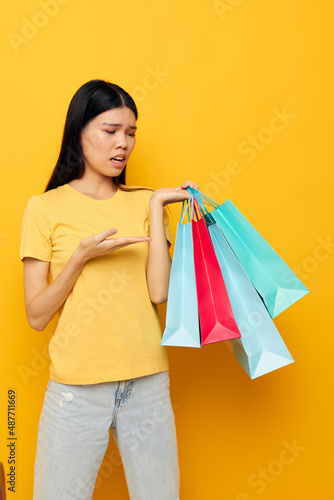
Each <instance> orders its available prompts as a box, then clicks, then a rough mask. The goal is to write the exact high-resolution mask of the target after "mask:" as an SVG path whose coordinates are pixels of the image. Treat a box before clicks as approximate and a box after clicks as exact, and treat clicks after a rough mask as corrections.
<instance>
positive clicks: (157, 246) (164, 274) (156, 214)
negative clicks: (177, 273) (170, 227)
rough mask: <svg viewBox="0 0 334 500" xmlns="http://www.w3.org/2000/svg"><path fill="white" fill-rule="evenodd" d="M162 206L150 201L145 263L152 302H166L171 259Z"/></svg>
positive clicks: (159, 203) (156, 201) (152, 200)
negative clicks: (149, 238) (148, 236)
mask: <svg viewBox="0 0 334 500" xmlns="http://www.w3.org/2000/svg"><path fill="white" fill-rule="evenodd" d="M163 209H164V207H163V205H162V203H161V202H159V201H158V200H155V199H152V198H151V201H150V237H151V241H150V243H149V254H148V263H147V273H146V276H147V286H148V290H149V295H150V298H151V300H152V302H155V303H157V304H161V303H163V302H166V300H167V295H168V284H169V276H170V270H171V263H172V261H171V258H170V255H169V251H168V242H167V239H166V234H165V228H164V223H163Z"/></svg>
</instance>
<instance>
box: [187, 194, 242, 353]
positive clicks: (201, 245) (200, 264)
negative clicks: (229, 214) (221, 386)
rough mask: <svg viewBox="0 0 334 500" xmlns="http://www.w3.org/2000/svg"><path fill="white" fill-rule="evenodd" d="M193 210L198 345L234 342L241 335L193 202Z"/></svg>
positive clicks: (203, 226) (195, 203)
mask: <svg viewBox="0 0 334 500" xmlns="http://www.w3.org/2000/svg"><path fill="white" fill-rule="evenodd" d="M194 208H195V212H193V211H192V221H191V224H192V235H193V248H194V263H195V277H196V291H197V299H198V312H199V321H200V329H201V344H202V345H203V344H210V343H212V342H219V341H223V340H229V339H232V338H238V337H241V334H240V332H239V329H238V326H237V324H236V322H235V319H234V317H233V312H232V308H231V304H230V301H229V298H228V295H227V291H226V287H225V283H224V279H223V276H222V273H221V270H220V267H219V264H218V260H217V257H216V254H215V251H214V248H213V245H212V242H211V239H210V235H209V232H208V229H207V227H206V223H205V220H204V217H202V216H201V215H202V214H201V213H200V211H199V209H198V206H197V202H196V201H195V202H194ZM195 214H196V215H195ZM194 217H196V218H197V220H195V218H194Z"/></svg>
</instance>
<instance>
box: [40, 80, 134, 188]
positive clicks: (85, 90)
mask: <svg viewBox="0 0 334 500" xmlns="http://www.w3.org/2000/svg"><path fill="white" fill-rule="evenodd" d="M123 107H127V108H130V109H131V110H132V111H133V113H134V115H135V117H136V120H137V119H138V110H137V107H136V104H135V102H134V100H133V99H132V97H131V96H130V94H128V93H127V92H126V91H125V90H123V89H122V88H121V87H119V86H118V85H115V84H114V83H110V82H108V81H104V80H90V81H89V82H87V83H85V84H84V85H82V86H81V87H80V88H79V89H78V90H77V91H76V93H75V94H74V96H73V97H72V100H71V102H70V105H69V107H68V111H67V115H66V121H65V125H64V132H63V138H62V143H61V147H60V153H59V157H58V160H57V163H56V166H55V167H54V169H53V172H52V174H51V177H50V180H49V182H48V184H47V186H46V188H45V192H46V191H50V190H51V189H55V188H57V187H59V186H62V185H64V184H66V183H68V182H70V181H72V180H73V179H80V177H82V176H83V174H84V170H85V164H84V155H83V151H82V147H81V140H80V138H81V131H82V129H83V128H84V127H85V126H86V125H87V124H88V122H90V120H92V119H93V118H95V116H97V115H99V114H100V113H103V112H104V111H107V110H109V109H113V108H123ZM125 170H126V166H125V167H124V169H123V170H122V172H121V174H120V175H119V176H117V177H114V178H113V180H114V183H115V185H116V187H119V188H120V189H122V190H124V191H128V190H129V189H131V190H132V189H138V188H127V187H125V184H126V182H125ZM139 189H140V188H139Z"/></svg>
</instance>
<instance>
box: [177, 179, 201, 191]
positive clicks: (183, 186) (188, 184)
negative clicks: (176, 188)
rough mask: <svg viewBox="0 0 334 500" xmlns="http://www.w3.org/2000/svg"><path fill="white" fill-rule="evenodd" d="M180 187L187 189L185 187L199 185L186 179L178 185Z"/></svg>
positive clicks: (196, 186)
mask: <svg viewBox="0 0 334 500" xmlns="http://www.w3.org/2000/svg"><path fill="white" fill-rule="evenodd" d="M180 187H181V188H182V189H187V187H191V188H193V189H197V190H198V189H199V186H198V185H197V184H195V183H194V182H192V181H186V182H184V183H183V184H182V186H180Z"/></svg>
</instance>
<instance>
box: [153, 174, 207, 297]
mask: <svg viewBox="0 0 334 500" xmlns="http://www.w3.org/2000/svg"><path fill="white" fill-rule="evenodd" d="M189 186H191V187H193V188H195V189H198V186H197V184H194V183H193V182H191V181H186V182H185V183H184V184H182V186H178V187H176V188H162V189H157V190H156V191H154V193H153V194H152V196H151V199H150V237H151V241H150V244H149V253H148V262H147V271H146V278H147V287H148V292H149V296H150V299H151V301H152V302H154V303H156V304H162V303H163V302H166V300H167V296H168V285H169V276H170V270H171V264H172V261H171V258H170V255H169V251H168V242H167V239H166V235H165V228H164V223H163V209H164V206H166V205H168V204H169V203H176V202H180V201H184V200H187V199H189V198H190V194H189V193H188V191H186V188H187V187H189Z"/></svg>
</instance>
